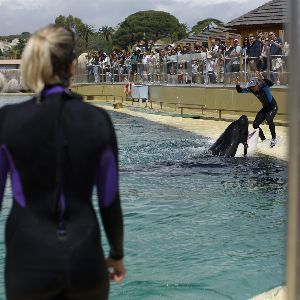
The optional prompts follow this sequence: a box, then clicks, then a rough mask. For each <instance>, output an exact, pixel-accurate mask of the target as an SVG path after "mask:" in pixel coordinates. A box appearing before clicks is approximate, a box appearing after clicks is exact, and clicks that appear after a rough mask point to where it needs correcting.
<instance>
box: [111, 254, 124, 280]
mask: <svg viewBox="0 0 300 300" xmlns="http://www.w3.org/2000/svg"><path fill="white" fill-rule="evenodd" d="M106 265H107V267H108V268H109V269H112V272H109V278H110V280H113V281H116V282H121V281H123V280H124V278H125V274H126V269H125V266H124V262H123V259H120V260H115V259H112V258H110V257H109V258H107V259H106Z"/></svg>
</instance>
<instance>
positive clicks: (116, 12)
mask: <svg viewBox="0 0 300 300" xmlns="http://www.w3.org/2000/svg"><path fill="white" fill-rule="evenodd" d="M267 2H269V1H268V0H251V1H249V0H230V1H227V0H140V1H131V0H82V1H80V0H0V20H1V21H0V35H9V34H20V33H22V32H24V31H29V32H33V31H35V30H36V29H37V28H39V27H41V26H44V25H47V24H49V23H53V22H54V20H55V18H56V17H57V16H59V15H65V16H68V15H69V14H71V15H73V16H76V17H79V18H81V19H82V21H83V22H84V23H86V24H89V25H93V26H94V27H95V29H97V30H98V29H99V28H100V27H102V26H104V25H108V26H112V27H114V26H116V25H117V24H118V23H121V22H122V21H123V20H124V19H125V18H126V17H128V16H129V15H131V14H133V13H135V12H137V11H143V10H160V11H165V12H169V13H170V14H172V15H174V16H175V17H176V18H177V19H178V20H179V22H180V23H185V24H187V25H188V27H189V28H191V27H192V26H193V25H195V24H196V23H197V22H198V21H201V20H203V19H206V18H215V19H219V20H221V21H223V22H228V21H230V20H232V19H234V18H237V17H239V16H241V15H243V14H244V13H247V12H249V11H250V10H252V9H255V8H257V7H258V6H260V5H262V4H265V3H267Z"/></svg>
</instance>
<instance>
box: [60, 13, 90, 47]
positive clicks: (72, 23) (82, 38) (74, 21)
mask: <svg viewBox="0 0 300 300" xmlns="http://www.w3.org/2000/svg"><path fill="white" fill-rule="evenodd" d="M55 24H56V25H59V26H63V27H66V28H70V29H71V30H72V31H73V32H74V33H75V35H76V37H77V48H78V50H79V52H81V53H82V52H84V51H86V50H87V48H88V43H89V38H90V36H92V35H93V34H94V28H93V26H91V25H88V24H85V23H83V22H82V20H81V19H80V18H77V17H73V16H72V15H69V16H68V17H65V16H63V15H60V16H58V17H57V18H56V19H55Z"/></svg>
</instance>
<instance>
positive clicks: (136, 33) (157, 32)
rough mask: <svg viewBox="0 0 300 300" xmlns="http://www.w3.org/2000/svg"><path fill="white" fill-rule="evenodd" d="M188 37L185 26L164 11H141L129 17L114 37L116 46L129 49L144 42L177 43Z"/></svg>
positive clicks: (121, 24)
mask: <svg viewBox="0 0 300 300" xmlns="http://www.w3.org/2000/svg"><path fill="white" fill-rule="evenodd" d="M185 36H187V33H186V31H185V28H184V25H183V24H180V23H179V21H178V19H177V18H176V17H174V16H172V15H171V14H169V13H166V12H163V11H154V10H147V11H140V12H137V13H134V14H132V15H130V16H128V17H127V18H126V19H125V20H124V21H123V22H122V23H120V25H119V28H118V29H117V30H116V32H115V33H114V35H113V43H114V45H115V46H119V47H122V48H127V47H128V46H132V45H134V44H136V43H138V42H139V41H141V40H144V41H145V42H146V44H147V43H148V41H149V40H153V41H156V40H158V39H164V38H169V39H170V40H171V41H177V40H179V39H182V38H183V37H185Z"/></svg>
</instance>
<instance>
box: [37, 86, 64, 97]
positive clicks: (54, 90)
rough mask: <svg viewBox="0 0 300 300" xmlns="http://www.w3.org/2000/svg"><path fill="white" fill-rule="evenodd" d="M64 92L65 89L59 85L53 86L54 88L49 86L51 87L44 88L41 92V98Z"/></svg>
mask: <svg viewBox="0 0 300 300" xmlns="http://www.w3.org/2000/svg"><path fill="white" fill-rule="evenodd" d="M65 90H66V89H65V88H64V87H62V86H61V85H54V86H51V87H46V88H45V89H44V90H43V91H42V97H47V96H49V95H52V94H57V93H62V92H64V91H65Z"/></svg>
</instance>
